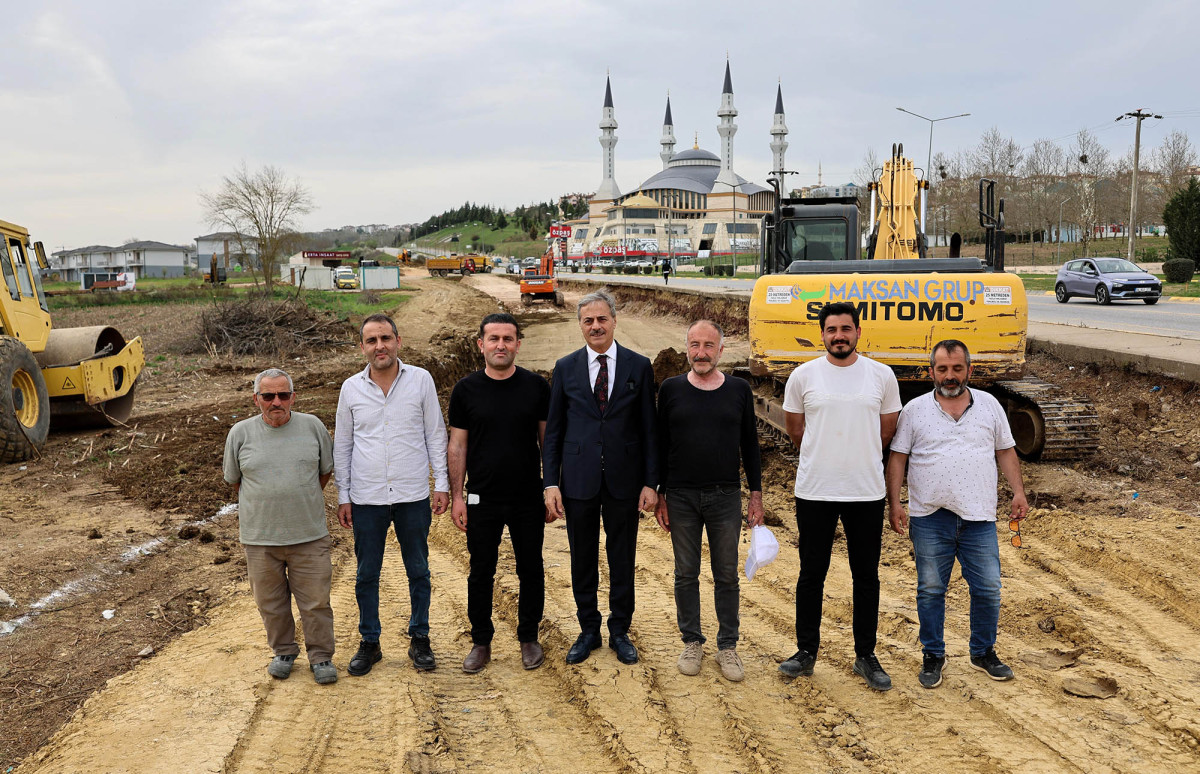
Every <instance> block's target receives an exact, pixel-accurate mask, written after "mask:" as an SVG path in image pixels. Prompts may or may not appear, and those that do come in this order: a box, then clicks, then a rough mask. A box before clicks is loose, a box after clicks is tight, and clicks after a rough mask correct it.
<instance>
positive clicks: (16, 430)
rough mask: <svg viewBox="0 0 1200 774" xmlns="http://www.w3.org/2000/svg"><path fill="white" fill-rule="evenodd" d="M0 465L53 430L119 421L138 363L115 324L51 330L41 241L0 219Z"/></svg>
mask: <svg viewBox="0 0 1200 774" xmlns="http://www.w3.org/2000/svg"><path fill="white" fill-rule="evenodd" d="M0 240H2V241H3V243H4V244H3V249H2V250H0V462H20V461H22V460H27V459H30V458H32V457H33V456H34V455H36V454H37V453H38V452H39V451H40V450H41V448H42V446H43V445H44V444H45V442H46V439H47V437H48V435H49V432H50V430H51V429H52V428H54V429H67V428H78V427H103V426H106V425H120V424H123V423H124V422H125V420H127V419H129V415H130V413H131V412H132V411H133V395H134V387H135V385H136V384H137V379H138V376H139V375H140V374H141V372H142V368H143V367H144V366H145V353H144V349H143V347H142V340H141V338H140V337H139V338H134V339H133V340H131V341H126V340H125V337H124V336H122V335H121V333H120V332H119V331H117V329H116V328H113V327H111V326H107V325H98V326H93V327H87V328H58V329H55V328H54V327H53V324H52V321H51V318H50V308H49V306H48V305H47V303H46V294H45V292H44V291H43V290H42V280H41V273H40V272H41V271H42V270H46V269H48V268H49V263H48V262H47V261H46V250H45V248H44V247H43V245H42V243H41V242H33V243H31V242H30V241H29V232H28V230H26V229H25V228H23V227H21V226H17V225H15V224H12V223H8V222H5V221H0Z"/></svg>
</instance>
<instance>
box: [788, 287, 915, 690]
mask: <svg viewBox="0 0 1200 774" xmlns="http://www.w3.org/2000/svg"><path fill="white" fill-rule="evenodd" d="M817 319H818V321H819V322H820V324H821V340H822V342H824V344H825V351H826V355H825V357H822V358H817V359H815V360H810V361H809V362H807V363H804V364H802V365H801V366H799V367H798V368H797V369H796V370H795V371H793V372H792V375H791V376H790V377H789V378H788V382H787V388H786V389H785V391H784V399H783V410H784V412H786V419H787V431H788V435H789V436H791V438H792V443H794V444H795V445H796V447H797V448H798V449H799V450H800V461H799V464H798V465H797V468H796V526H797V533H798V537H799V541H800V577H799V579H798V580H797V581H796V646H797V647H798V648H799V650H797V651H796V654H795V655H794V656H792V657H791V658H789V659H788V660H787V661H784V662H783V663H782V664H780V665H779V671H781V672H783V673H784V674H785V675H787V676H788V677H798V676H800V675H811V674H812V672H813V665H814V663H815V662H816V658H817V649H818V647H819V646H820V641H821V603H822V601H823V598H824V594H825V575H826V574H827V573H828V572H829V560H830V556H831V554H832V552H833V536H834V532H835V530H836V529H837V523H838V519H839V518H840V519H841V521H842V529H843V531H844V532H845V535H846V553H847V554H848V557H849V560H850V573H851V575H852V576H853V579H854V627H853V628H854V654H855V660H854V672H855V673H856V674H858V675H860V676H861V677H862V678H863V679H864V680H866V681H867V685H868V686H869V687H871V688H873V689H875V690H877V691H886V690H888V689H890V688H891V687H892V679H891V678H890V677H888V674H887V672H885V671H884V669H883V667H882V666H880V664H879V659H878V658H876V657H875V638H876V629H877V626H878V623H879V553H880V550H881V546H882V542H883V498H884V495H885V493H886V489H885V486H884V479H883V449H884V447H885V446H887V444H888V443H889V442H890V441H891V440H892V435H893V434H894V433H895V431H896V418H897V416H898V415H899V413H900V386H899V385H898V384H897V382H896V375H895V374H893V373H892V369H890V368H888V367H887V366H885V365H883V364H882V363H877V362H875V361H874V360H871V359H870V358H868V357H865V356H863V355H860V354H858V352H857V351H856V349H857V346H858V338H859V336H860V334H861V333H862V331H861V329H860V328H859V319H858V308H857V307H855V306H854V305H853V304H847V303H836V304H826V305H825V307H824V308H822V309H821V312H820V314H819V315H818V317H817Z"/></svg>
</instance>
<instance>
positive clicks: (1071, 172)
mask: <svg viewBox="0 0 1200 774" xmlns="http://www.w3.org/2000/svg"><path fill="white" fill-rule="evenodd" d="M1111 171H1112V167H1111V165H1110V163H1109V155H1108V149H1107V148H1105V147H1104V146H1103V145H1101V144H1100V142H1099V141H1098V140H1097V139H1096V136H1095V135H1094V134H1092V133H1091V132H1089V131H1088V130H1086V129H1082V130H1080V132H1079V133H1078V134H1077V135H1075V143H1074V145H1072V146H1071V150H1070V151H1069V159H1068V163H1067V176H1068V178H1069V179H1070V180H1071V185H1072V186H1073V188H1074V194H1073V195H1072V196H1071V201H1070V202H1069V204H1070V205H1071V220H1072V221H1074V222H1075V224H1076V225H1077V226H1079V241H1080V243H1081V244H1082V245H1083V254H1084V255H1085V256H1086V255H1088V246H1089V245H1090V244H1091V241H1092V239H1093V238H1094V236H1095V229H1096V226H1097V225H1099V224H1100V204H1101V197H1100V196H1098V195H1097V189H1098V188H1103V189H1105V190H1107V189H1110V188H1112V187H1113V186H1101V185H1100V183H1101V182H1102V179H1103V178H1105V177H1106V176H1107V175H1108V174H1109V173H1110V172H1111Z"/></svg>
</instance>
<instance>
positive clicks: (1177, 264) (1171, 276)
mask: <svg viewBox="0 0 1200 774" xmlns="http://www.w3.org/2000/svg"><path fill="white" fill-rule="evenodd" d="M1162 270H1163V274H1164V275H1165V276H1166V278H1167V282H1191V281H1192V276H1193V275H1194V274H1195V273H1196V264H1195V262H1194V261H1189V260H1188V259H1187V258H1175V259H1172V260H1170V261H1167V262H1166V263H1164V264H1163V267H1162Z"/></svg>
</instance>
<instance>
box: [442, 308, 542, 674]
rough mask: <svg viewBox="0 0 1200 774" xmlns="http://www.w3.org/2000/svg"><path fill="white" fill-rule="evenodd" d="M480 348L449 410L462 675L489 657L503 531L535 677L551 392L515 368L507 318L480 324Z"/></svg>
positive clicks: (517, 335) (514, 326)
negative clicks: (462, 579)
mask: <svg viewBox="0 0 1200 774" xmlns="http://www.w3.org/2000/svg"><path fill="white" fill-rule="evenodd" d="M477 343H478V344H479V350H480V352H482V353H483V360H484V363H485V367H484V368H483V370H482V371H476V372H475V373H473V374H470V375H469V376H465V377H463V378H462V379H461V380H459V382H458V384H456V385H454V390H453V391H452V392H451V393H450V412H449V418H450V445H449V448H448V457H449V468H450V496H451V511H450V514H451V518H452V519H453V520H454V525H455V526H456V527H458V528H459V529H461V530H462V531H464V532H466V533H467V552H468V553H469V554H470V556H471V572H470V575H469V576H468V578H467V617H468V618H469V619H470V621H471V641H472V643H473V644H474V647H472V648H471V652H470V653H469V654H467V657H466V659H464V660H463V671H464V672H469V673H474V672H478V671H480V670H481V669H483V668H484V667H485V666H487V663H488V661H490V660H491V657H492V647H491V642H492V635H493V634H495V631H496V630H495V627H494V626H493V625H492V587H493V584H494V583H495V576H496V556H497V552H498V550H499V548H500V538H501V536H502V535H503V534H504V527H505V526H507V527H508V534H509V536H510V538H511V539H512V544H513V555H514V556H515V557H516V560H517V579H518V581H519V582H520V596H519V601H518V604H517V639H518V640H520V642H521V663H522V665H523V666H524V667H525V668H526V669H537V668H538V667H539V666H541V665H542V661H543V660H544V658H545V657H544V655H543V652H542V646H541V645H540V644H539V643H538V640H537V636H538V626H539V625H540V624H541V621H542V609H543V605H544V601H545V576H544V571H543V567H542V538H543V535H544V533H545V528H546V522H547V521H548V520H552V519H551V518H550V517H548V516H547V511H546V509H545V508H544V507H543V505H542V472H541V444H542V439H543V437H544V435H545V432H546V413H547V410H548V408H549V405H550V385H549V384H547V383H546V380H545V379H543V378H542V377H540V376H538V375H537V374H535V373H533V372H531V371H527V370H525V369H524V368H520V367H518V366H517V365H516V362H515V361H516V357H517V352H518V351H519V350H520V349H521V327H520V325H519V324H518V323H517V321H516V319H514V318H513V316H512V315H509V314H489V315H488V316H487V317H484V318H483V322H481V323H480V324H479V339H478V342H477ZM464 474H465V477H466V487H465V490H466V491H464V486H463V478H464ZM467 492H469V494H468V493H467Z"/></svg>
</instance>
